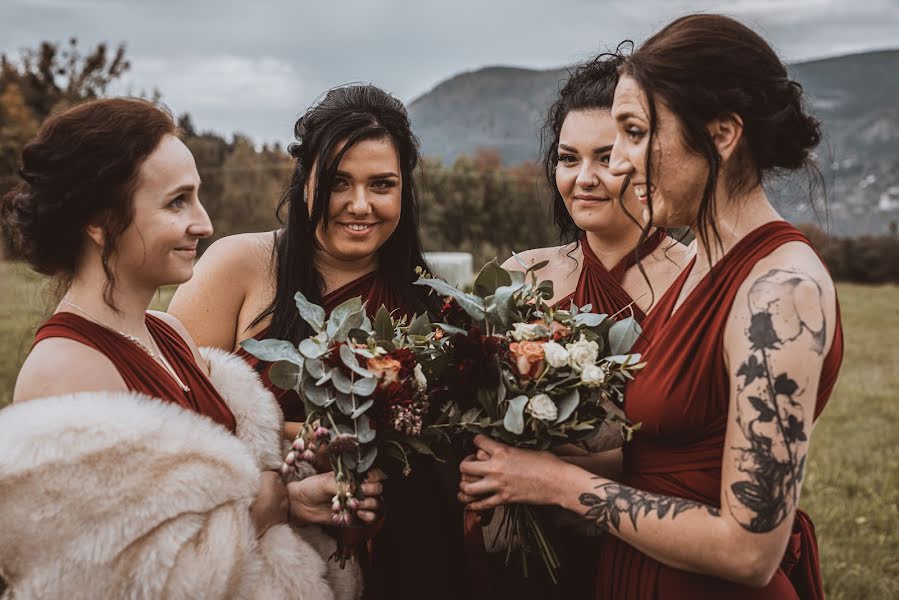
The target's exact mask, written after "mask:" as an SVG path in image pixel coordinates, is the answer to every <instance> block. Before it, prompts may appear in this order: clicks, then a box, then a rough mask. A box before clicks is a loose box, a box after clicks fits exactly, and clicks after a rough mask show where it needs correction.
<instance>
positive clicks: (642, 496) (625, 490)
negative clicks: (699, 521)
mask: <svg viewBox="0 0 899 600" xmlns="http://www.w3.org/2000/svg"><path fill="white" fill-rule="evenodd" d="M595 489H596V493H590V492H586V493H583V494H581V495H580V498H579V500H580V503H581V504H583V505H584V506H587V507H589V509H588V510H587V514H586V515H585V516H586V517H587V518H588V519H591V520H592V521H593V522H594V524H595V525H596V526H597V527H598V528H599V529H601V530H602V531H609V529H612V528H614V529H615V531H621V518H622V515H627V517H628V518H629V519H630V521H631V525H632V526H633V527H634V531H636V530H637V517H640V516H643V517H646V516H649V515H650V514H655V516H656V517H658V518H659V519H664V518H665V517H666V516H667V515H668V514H669V513H670V514H671V518H672V519H674V518H676V517H677V515H679V514H681V513H682V512H684V511H687V510H690V509H694V508H703V509H705V510H706V512H708V513H709V514H710V515H712V516H715V517H717V516H719V514H720V513H719V511H718V509H717V508H715V507H714V506H709V505H707V504H703V503H701V502H694V501H693V500H686V499H684V498H676V497H674V496H662V495H659V494H653V493H650V492H644V491H641V490H636V489H634V488H632V487H628V486H626V485H621V484H620V483H604V484H601V485H598V486H596V488H595Z"/></svg>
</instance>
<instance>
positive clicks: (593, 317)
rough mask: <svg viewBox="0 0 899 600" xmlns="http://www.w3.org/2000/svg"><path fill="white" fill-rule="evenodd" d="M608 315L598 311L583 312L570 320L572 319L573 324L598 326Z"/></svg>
mask: <svg viewBox="0 0 899 600" xmlns="http://www.w3.org/2000/svg"><path fill="white" fill-rule="evenodd" d="M608 317H609V316H608V315H603V314H599V313H591V312H584V313H581V314H579V315H577V316H575V317H574V318H573V319H572V321H574V324H575V325H582V326H584V327H598V326H599V325H600V324H601V323H602V322H603V321H605V320H606V319H607V318H608Z"/></svg>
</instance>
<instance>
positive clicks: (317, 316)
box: [293, 292, 325, 333]
mask: <svg viewBox="0 0 899 600" xmlns="http://www.w3.org/2000/svg"><path fill="white" fill-rule="evenodd" d="M293 299H294V301H295V302H296V303H297V309H298V310H299V311H300V316H301V317H302V318H303V320H304V321H306V322H307V323H309V326H310V327H312V329H313V331H315V333H320V332H321V330H322V329H323V328H324V326H325V309H324V308H322V307H321V306H319V305H318V304H313V303H312V302H310V301H309V300H307V299H306V296H304V295H303V294H302V292H297V293H296V294H295V295H294V297H293Z"/></svg>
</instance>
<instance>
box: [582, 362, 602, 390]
mask: <svg viewBox="0 0 899 600" xmlns="http://www.w3.org/2000/svg"><path fill="white" fill-rule="evenodd" d="M605 380H606V370H605V369H603V368H602V367H601V366H599V365H585V366H584V368H583V370H582V371H581V381H582V382H583V383H584V384H586V385H588V386H590V387H597V386H600V385H602V384H603V382H604V381H605Z"/></svg>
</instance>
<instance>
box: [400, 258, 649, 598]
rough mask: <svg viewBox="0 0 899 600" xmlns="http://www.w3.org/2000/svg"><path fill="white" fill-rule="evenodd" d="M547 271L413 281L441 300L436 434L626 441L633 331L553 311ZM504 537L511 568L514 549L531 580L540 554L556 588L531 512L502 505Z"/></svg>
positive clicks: (524, 440) (553, 566)
mask: <svg viewBox="0 0 899 600" xmlns="http://www.w3.org/2000/svg"><path fill="white" fill-rule="evenodd" d="M543 266H545V263H541V264H536V265H533V266H531V267H527V266H526V265H522V267H523V268H524V269H525V271H524V272H509V271H506V270H504V269H502V268H500V267H499V266H498V265H497V264H496V262H495V261H494V262H491V263H488V264H487V265H486V266H485V267H484V268H483V269H482V270H481V272H480V273H479V274H478V277H477V279H476V280H475V283H474V289H473V292H472V293H466V292H464V291H462V290H459V289H457V288H454V287H452V286H450V285H449V284H447V283H446V282H444V281H441V280H438V279H420V280H419V281H418V282H417V283H418V284H419V285H425V286H430V287H431V288H433V289H434V290H435V291H436V292H437V293H439V294H441V295H442V296H445V298H446V299H445V301H444V304H443V309H442V311H441V315H440V317H441V318H442V320H443V322H442V323H438V324H436V326H437V327H438V328H439V329H438V335H437V336H435V337H436V341H435V343H436V345H437V348H438V349H439V350H440V351H441V352H443V353H444V354H445V355H447V356H448V360H449V366H448V368H446V369H445V370H444V373H443V375H442V376H441V377H442V379H443V380H444V383H445V385H446V386H447V387H448V388H449V389H450V391H451V392H452V397H453V399H452V401H451V402H449V403H448V404H447V405H446V406H445V407H444V408H443V416H442V424H441V425H440V426H442V427H449V428H451V429H452V430H456V431H458V430H464V431H469V432H474V433H482V434H485V435H488V436H490V437H492V438H494V439H496V440H499V441H501V442H504V443H506V444H510V445H512V446H517V447H523V448H531V449H536V450H545V449H548V448H551V447H554V446H560V445H563V444H568V443H585V442H586V441H587V440H588V439H589V438H591V437H592V436H593V435H594V434H595V432H596V431H597V430H598V428H599V427H600V426H601V425H603V424H604V423H615V424H617V425H618V426H620V428H621V432H622V435H623V436H624V438H625V439H629V438H630V435H631V433H632V431H633V429H635V428H634V427H631V426H630V425H629V424H628V423H627V422H626V421H625V420H624V419H623V418H621V417H620V416H618V412H617V411H614V410H612V405H614V404H620V402H621V400H622V398H623V390H624V386H625V384H626V383H627V381H628V380H629V379H631V378H632V375H633V373H634V372H635V371H637V370H638V369H640V368H642V366H643V364H642V363H641V362H640V356H639V355H638V354H629V353H628V352H629V351H630V348H631V346H632V345H633V343H634V342H635V341H636V340H637V337H638V336H639V334H640V329H639V326H638V325H637V323H636V321H635V320H634V319H633V318H632V317H628V318H624V319H621V320H618V321H615V320H613V319H611V318H610V317H609V316H608V315H603V314H595V313H592V312H590V310H591V307H590V306H589V305H588V306H583V307H577V306H574V305H573V304H572V305H571V306H570V308H567V309H556V308H553V307H552V306H550V305H549V304H548V303H547V301H546V299H547V298H550V297H552V295H553V289H552V282H550V281H543V282H538V281H537V278H536V275H535V272H536V271H537V270H539V269H540V268H542V267H543ZM441 332H443V335H441ZM500 536H504V537H505V538H507V540H508V542H509V543H508V544H507V548H508V550H507V557H506V558H507V563H508V558H509V554H508V553H509V552H511V549H512V548H513V547H518V548H520V549H521V551H522V564H523V565H524V568H525V573H527V557H526V554H527V553H529V552H532V551H534V550H536V551H537V552H538V553H539V554H540V556H541V558H542V559H543V562H544V565H545V566H546V568H547V571H548V572H549V574H550V576H551V577H552V578H553V580H554V581H555V573H556V571H557V569H558V566H559V563H558V560H557V558H556V555H555V552H554V551H553V549H552V547H551V545H550V544H549V542H548V541H547V538H546V536H545V535H544V533H543V529H542V527H541V525H540V522H539V520H538V518H537V515H536V514H535V513H534V512H533V511H532V510H531V509H530V507H527V506H524V505H511V506H508V507H507V509H506V510H505V511H504V515H503V519H502V522H501V523H500V527H499V529H498V531H497V537H500Z"/></svg>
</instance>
